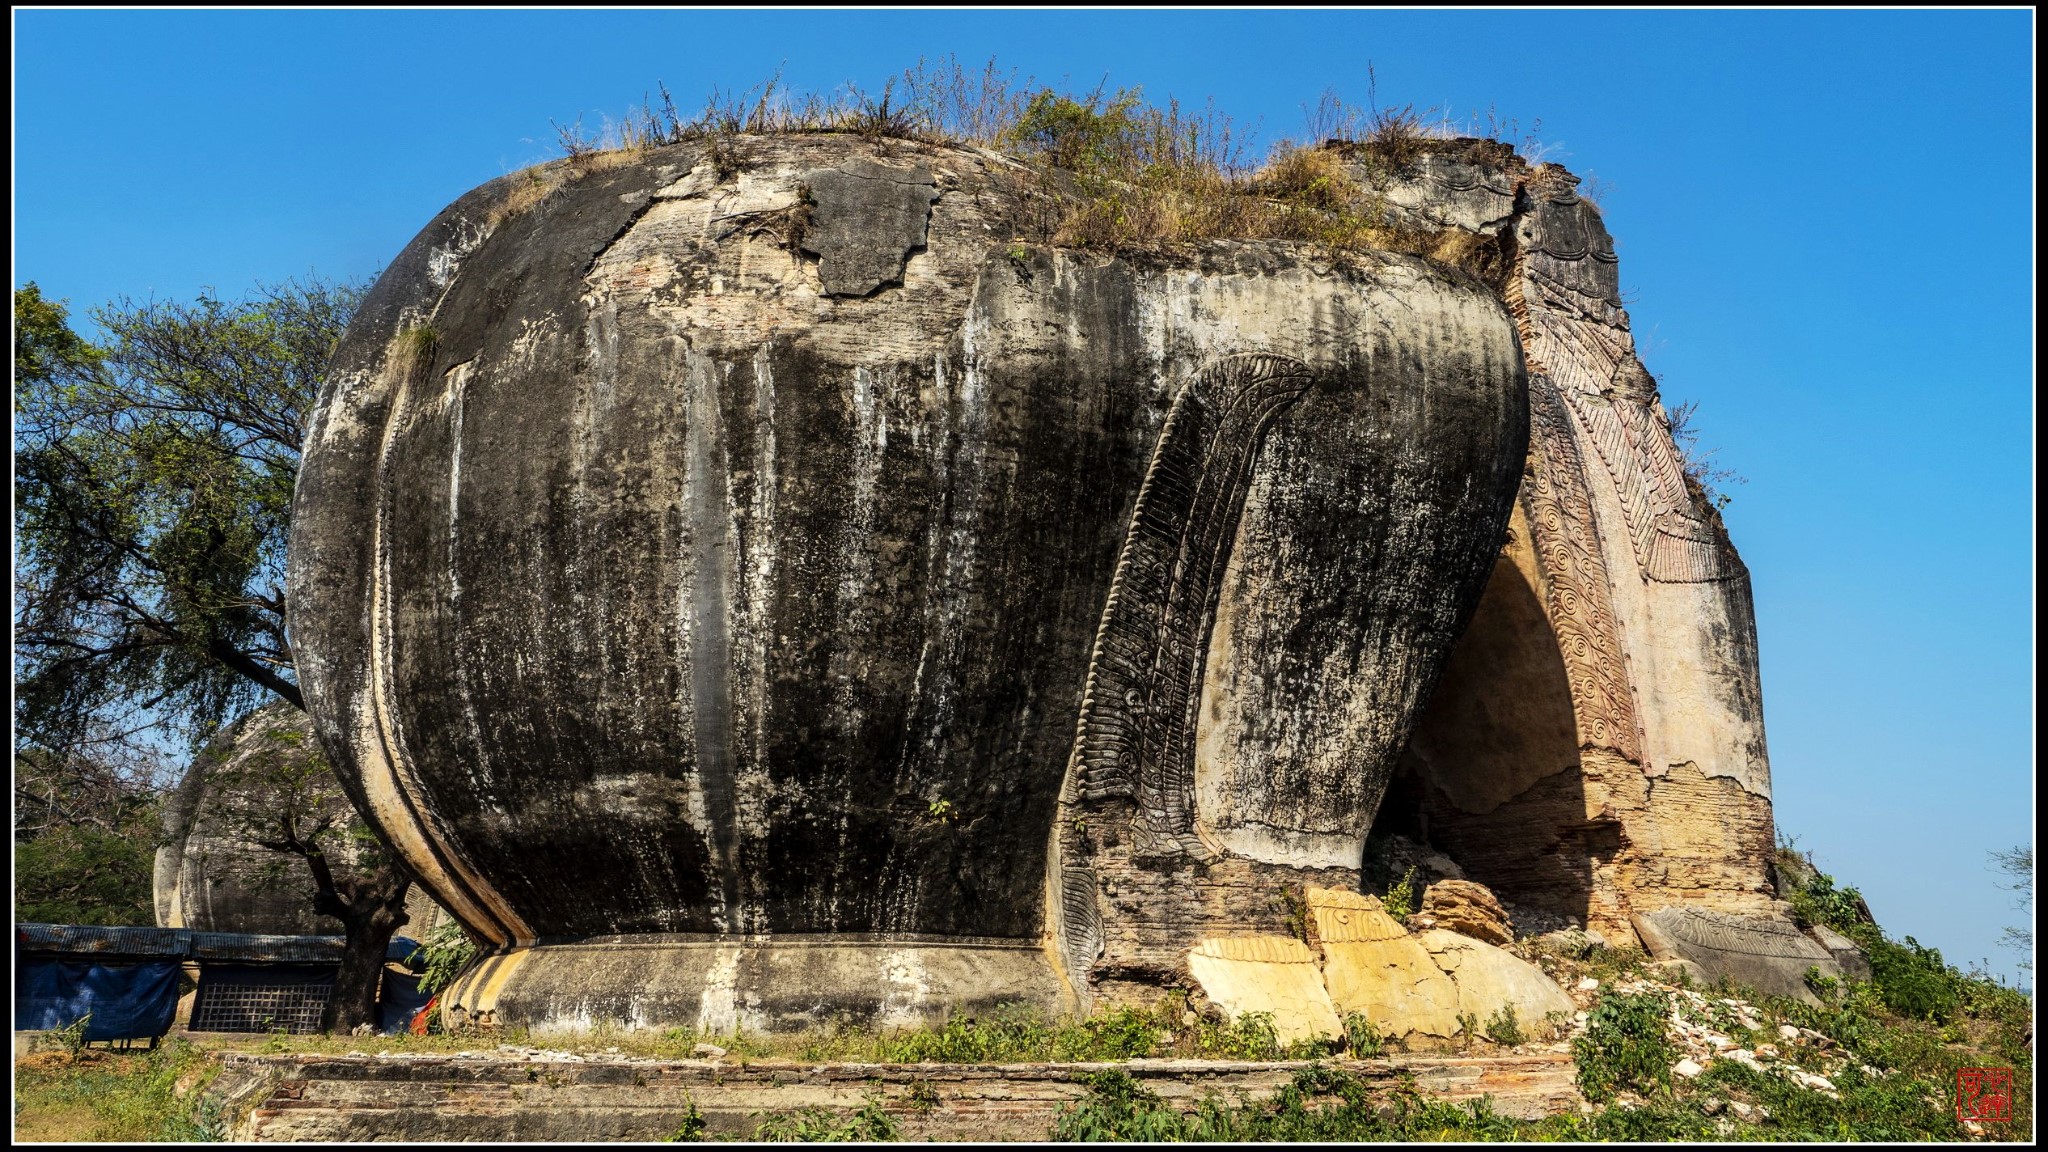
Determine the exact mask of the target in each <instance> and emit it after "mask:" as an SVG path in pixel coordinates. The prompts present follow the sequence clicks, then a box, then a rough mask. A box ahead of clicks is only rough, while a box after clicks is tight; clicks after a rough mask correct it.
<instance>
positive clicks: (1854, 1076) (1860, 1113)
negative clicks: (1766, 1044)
mask: <svg viewBox="0 0 2048 1152" xmlns="http://www.w3.org/2000/svg"><path fill="white" fill-rule="evenodd" d="M1700 1080H1701V1083H1700V1088H1702V1089H1718V1090H1720V1091H1724V1092H1730V1093H1738V1094H1740V1095H1742V1096H1745V1097H1748V1098H1749V1099H1750V1100H1753V1101H1755V1102H1757V1103H1759V1104H1762V1105H1763V1106H1764V1107H1765V1108H1766V1109H1768V1110H1769V1111H1770V1114H1771V1121H1772V1124H1773V1126H1774V1127H1776V1128H1777V1129H1778V1130H1779V1131H1781V1132H1783V1133H1786V1134H1788V1135H1789V1134H1797V1135H1799V1136H1803V1137H1806V1138H1809V1139H1823V1140H1828V1139H1833V1140H1869V1141H1893V1140H1900V1141H1903V1140H1962V1139H1964V1138H1965V1134H1964V1132H1963V1130H1962V1128H1961V1127H1960V1126H1959V1125H1958V1124H1957V1123H1956V1119H1955V1110H1954V1105H1953V1103H1952V1102H1951V1101H1950V1100H1949V1099H1948V1096H1947V1093H1948V1092H1949V1091H1952V1089H1953V1085H1954V1080H1953V1078H1951V1079H1949V1080H1948V1081H1946V1083H1937V1082H1935V1081H1933V1080H1932V1079H1928V1078H1920V1077H1914V1076H1897V1075H1894V1076H1869V1075H1866V1074H1864V1073H1863V1072H1861V1071H1860V1070H1858V1069H1856V1068H1853V1067H1852V1068H1849V1069H1847V1070H1845V1071H1843V1072H1842V1073H1841V1074H1840V1075H1838V1076H1836V1077H1834V1080H1833V1083H1834V1085H1835V1090H1836V1095H1835V1096H1833V1097H1830V1096H1828V1095H1827V1094H1825V1093H1822V1092H1816V1091H1813V1090H1811V1089H1808V1088H1803V1087H1801V1086H1799V1085H1798V1084H1795V1083H1793V1082H1792V1081H1790V1080H1788V1079H1785V1078H1784V1077H1780V1076H1772V1075H1769V1074H1767V1073H1763V1072H1758V1071H1756V1070H1754V1069H1751V1068H1746V1067H1744V1066H1743V1065H1741V1064H1738V1063H1736V1062H1734V1061H1732V1060H1720V1061H1716V1062H1715V1063H1714V1065H1713V1066H1712V1067H1711V1068H1709V1069H1708V1070H1707V1073H1706V1075H1704V1076H1702V1077H1701V1078H1700Z"/></svg>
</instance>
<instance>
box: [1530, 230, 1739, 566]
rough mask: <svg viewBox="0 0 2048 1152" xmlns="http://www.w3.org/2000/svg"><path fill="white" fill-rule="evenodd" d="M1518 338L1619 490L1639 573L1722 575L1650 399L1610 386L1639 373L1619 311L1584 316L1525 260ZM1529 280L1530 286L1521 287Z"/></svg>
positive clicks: (1566, 293)
mask: <svg viewBox="0 0 2048 1152" xmlns="http://www.w3.org/2000/svg"><path fill="white" fill-rule="evenodd" d="M1522 279H1523V280H1525V281H1526V285H1525V286H1524V287H1523V290H1522V292H1521V293H1520V295H1521V296H1522V301H1523V309H1522V311H1523V314H1524V320H1525V322H1524V324H1523V341H1524V346H1525V349H1526V352H1527V355H1528V357H1529V361H1530V367H1531V368H1532V369H1534V370H1540V371H1544V372H1547V373H1549V375H1550V376H1551V378H1552V379H1553V380H1555V381H1556V382H1557V384H1558V386H1559V391H1560V393H1561V394H1562V395H1563V397H1564V400H1565V403H1566V404H1567V405H1568V406H1569V407H1570V409H1571V412H1572V415H1573V416H1574V417H1575V418H1576V420H1577V421H1578V423H1579V424H1580V425H1581V426H1582V427H1583V428H1584V429H1585V432H1586V436H1587V438H1588V439H1589V440H1590V441H1591V442H1592V444H1593V448H1594V451H1595V452H1596V453H1597V454H1598V455H1599V457H1600V462H1601V464H1602V465H1603V466H1605V468H1606V470H1607V474H1608V476H1609V477H1610V478H1612V479H1613V481H1614V485H1615V488H1616V490H1617V491H1618V492H1619V493H1620V495H1621V510H1622V516H1623V519H1624V520H1625V521H1626V525H1627V528H1628V532H1629V537H1630V543H1631V545H1632V546H1633V548H1634V551H1635V554H1636V563H1637V566H1638V567H1639V568H1640V569H1641V572H1642V575H1643V577H1644V578H1645V579H1648V580H1654V581H1658V582H1661V583H1698V582H1702V581H1708V580H1719V579H1722V578H1724V577H1725V576H1726V575H1727V571H1726V566H1725V565H1723V564H1722V562H1721V544H1720V541H1719V539H1718V537H1717V535H1716V533H1715V531H1714V529H1713V527H1712V526H1711V525H1709V524H1708V523H1707V522H1706V520H1705V519H1704V518H1703V517H1701V516H1700V515H1699V513H1698V511H1697V509H1696V507H1695V505H1694V503H1693V497H1692V493H1691V492H1690V491H1689V490H1688V489H1687V487H1686V483H1685V474H1684V468H1683V465H1682V463H1681V462H1680V460H1679V456H1678V446H1677V445H1676V444H1675V443H1674V442H1673V441H1672V439H1671V432H1670V430H1669V429H1668V428H1666V427H1665V425H1664V421H1663V420H1662V419H1661V418H1660V417H1659V416H1658V415H1656V414H1655V413H1654V412H1653V411H1652V409H1651V408H1650V405H1649V404H1648V403H1646V402H1644V401H1643V400H1639V399H1636V398H1635V397H1633V396H1630V395H1627V394H1626V393H1628V392H1631V391H1634V389H1629V388H1625V387H1624V388H1618V387H1617V386H1616V383H1617V380H1619V379H1622V378H1624V377H1626V376H1630V375H1641V374H1642V373H1641V371H1640V365H1638V364H1637V363H1636V360H1635V348H1634V340H1633V339H1632V338H1631V337H1630V336H1629V333H1628V329H1627V327H1626V323H1627V319H1626V314H1624V313H1622V312H1621V311H1620V310H1619V309H1611V310H1609V311H1612V312H1613V313H1614V320H1610V321H1606V322H1602V321H1600V320H1594V319H1589V318H1587V316H1586V314H1585V309H1584V307H1583V305H1581V304H1580V303H1579V301H1578V300H1576V299H1574V298H1575V297H1579V296H1580V294H1579V293H1577V292H1574V291H1572V290H1571V289H1569V288H1567V287H1565V286H1564V285H1562V284H1558V283H1556V282H1555V281H1552V280H1551V279H1550V278H1549V277H1547V276H1545V275H1543V274H1542V273H1541V272H1540V271H1537V270H1535V269H1534V268H1525V269H1524V270H1523V276H1522ZM1531 288H1533V289H1534V291H1533V292H1532V291H1530V289H1531ZM1617 321H1618V322H1617Z"/></svg>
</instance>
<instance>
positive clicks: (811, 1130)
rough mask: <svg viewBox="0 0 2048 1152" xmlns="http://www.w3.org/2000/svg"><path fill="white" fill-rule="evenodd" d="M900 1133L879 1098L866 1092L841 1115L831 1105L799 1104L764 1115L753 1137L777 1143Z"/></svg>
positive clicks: (878, 1137)
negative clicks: (855, 1107)
mask: <svg viewBox="0 0 2048 1152" xmlns="http://www.w3.org/2000/svg"><path fill="white" fill-rule="evenodd" d="M898 1135H899V1131H898V1129H897V1126H896V1119H895V1117H893V1116H891V1115H889V1113H888V1112H887V1111H885V1110H883V1108H882V1098H881V1097H880V1096H878V1095H876V1094H874V1093H872V1092H871V1093H869V1094H868V1096H867V1098H866V1100H865V1102H863V1103H862V1104H861V1106H860V1107H859V1108H857V1109H855V1110H854V1111H853V1112H852V1113H851V1114H849V1115H845V1116H841V1115H840V1114H839V1113H837V1112H834V1111H833V1110H832V1109H830V1108H821V1107H815V1106H814V1107H810V1108H798V1109H794V1110H792V1111H788V1112H775V1113H770V1114H768V1115H767V1116H765V1117H763V1118H762V1120H761V1125H760V1127H759V1128H758V1129H756V1130H755V1132H754V1139H756V1140H762V1141H769V1142H776V1143H820V1142H833V1143H837V1142H841V1141H856V1140H859V1141H871V1140H894V1139H896V1138H897V1136H898Z"/></svg>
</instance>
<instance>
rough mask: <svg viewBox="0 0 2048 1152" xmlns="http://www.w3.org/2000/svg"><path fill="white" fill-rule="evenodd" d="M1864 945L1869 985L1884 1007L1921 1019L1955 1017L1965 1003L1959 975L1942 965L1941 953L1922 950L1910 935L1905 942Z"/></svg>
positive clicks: (1880, 938)
mask: <svg viewBox="0 0 2048 1152" xmlns="http://www.w3.org/2000/svg"><path fill="white" fill-rule="evenodd" d="M1873 935H1875V934H1874V933H1873ZM1864 946H1865V948H1866V950H1867V951H1868V952H1869V954H1870V982H1871V983H1873V984H1875V985H1877V990H1878V995H1880V996H1882V997H1883V998H1884V1004H1885V1007H1887V1008H1889V1009H1891V1010H1892V1011H1893V1012H1896V1013H1898V1014H1899V1015H1901V1016H1908V1017H1912V1018H1915V1019H1920V1020H1935V1021H1945V1020H1949V1019H1952V1018H1953V1017H1954V1016H1955V1014H1956V1010H1957V1008H1958V1007H1959V1006H1960V1005H1961V1002H1962V995H1961V990H1960V989H1959V988H1958V987H1957V973H1956V971H1955V970H1954V969H1953V968H1950V967H1949V966H1948V965H1947V964H1945V963H1943V962H1942V959H1941V953H1940V952H1939V951H1937V950H1935V949H1933V948H1923V947H1921V946H1920V942H1919V941H1917V940H1915V939H1913V938H1912V937H1911V936H1908V937H1906V939H1905V940H1904V941H1903V942H1898V941H1893V940H1888V939H1884V938H1882V937H1877V938H1875V939H1871V940H1870V941H1869V942H1868V943H1866V944H1865V945H1864Z"/></svg>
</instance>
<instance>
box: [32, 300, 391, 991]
mask: <svg viewBox="0 0 2048 1152" xmlns="http://www.w3.org/2000/svg"><path fill="white" fill-rule="evenodd" d="M363 292H364V286H363V285H359V284H352V283H341V284H332V283H326V282H323V281H319V280H307V281H303V282H297V281H295V282H288V283H284V284H277V285H269V286H264V287H261V288H259V289H258V290H257V291H256V292H255V293H254V294H253V295H251V296H250V297H248V298H247V299H244V300H240V301H224V300H221V299H219V298H218V297H216V296H214V295H213V294H212V293H210V292H208V293H205V294H202V295H201V296H200V297H199V298H198V299H197V300H195V301H192V302H190V303H181V302H159V301H149V302H145V303H140V304H138V303H135V302H133V301H129V300H125V299H124V300H121V301H119V302H116V303H115V304H112V305H109V306H108V307H105V308H101V309H98V310H96V311H95V312H94V313H93V317H92V318H93V320H94V321H95V323H96V324H97V326H98V327H99V328H100V330H101V331H102V332H104V333H105V336H104V338H103V340H102V342H100V343H98V344H95V343H93V342H91V341H88V340H86V339H84V338H82V337H80V336H79V335H78V334H77V333H76V332H74V331H73V330H72V329H71V326H70V322H69V317H68V315H67V313H66V311H65V309H64V306H63V305H62V304H61V303H58V302H55V301H51V300H48V299H46V298H45V297H44V296H43V294H42V292H41V290H40V289H39V288H38V287H37V286H36V285H35V284H33V283H30V284H28V285H27V286H25V287H23V288H21V289H18V290H16V292H15V294H14V319H15V342H14V365H15V393H14V414H15V540H16V545H15V547H16V583H15V605H14V628H15V715H14V719H15V734H16V735H15V751H16V758H17V763H20V762H21V758H22V757H23V756H25V755H30V754H35V755H38V756H43V757H49V758H55V760H56V761H58V762H62V761H67V760H71V759H74V758H78V757H82V756H83V757H100V758H104V757H105V756H106V755H107V754H108V750H109V749H111V748H129V749H132V748H134V747H136V746H138V745H140V746H149V745H158V746H161V745H162V744H163V743H165V742H166V741H165V739H164V737H165V735H166V734H169V736H170V737H171V741H170V742H173V743H176V742H182V743H184V744H186V745H187V746H189V747H195V748H196V747H197V745H198V744H199V742H200V741H202V740H203V739H204V738H205V737H206V736H207V735H208V734H210V733H212V732H214V731H216V730H218V729H219V728H221V727H222V725H223V724H224V723H225V722H226V721H228V720H230V719H232V718H234V717H237V716H240V715H244V714H246V713H247V712H249V711H250V710H251V709H252V708H254V707H256V706H258V705H260V704H262V703H264V702H266V701H269V700H283V701H285V702H287V703H289V704H290V705H291V706H293V707H296V708H301V709H302V708H304V706H305V705H304V701H303V700H302V699H301V697H300V694H299V688H298V683H297V679H296V677H295V675H294V674H293V670H292V657H291V648H290V644H289V642H288V641H287V639H286V630H285V621H286V604H285V596H284V551H285V539H286V529H287V526H288V518H289V516H290V511H291V496H292V484H293V481H294V479H295V478H296V476H297V473H298V465H299V451H300V446H301V444H302V442H303V439H304V429H305V421H306V418H307V415H308V413H309V411H310V410H311V408H312V405H313V401H314V399H315V397H316V395H317V393H318V390H319V384H320V379H321V376H322V374H323V373H324V372H325V369H326V364H327V358H328V356H329V355H330V353H331V352H332V351H333V348H334V344H335V342H336V341H337V340H338V339H339V338H340V336H341V333H342V331H343V330H344V329H345V328H346V327H347V326H348V322H349V320H350V319H351V318H352V317H353V316H354V315H355V311H356V308H357V307H358V306H359V305H360V303H361V300H362V296H363ZM322 770H323V771H324V768H323V769H322ZM294 771H296V770H295V769H294ZM287 807H289V806H287ZM302 816H306V813H303V812H299V811H295V810H294V811H286V812H285V813H283V815H282V819H281V822H280V823H279V824H277V825H274V826H272V827H271V828H269V829H268V830H267V831H266V832H265V834H264V837H263V839H264V840H265V842H266V846H268V847H272V848H275V849H277V850H278V851H281V852H287V853H289V854H291V855H294V856H298V857H300V858H302V859H304V860H305V861H306V863H307V865H308V866H309V868H310V869H311V870H312V872H313V874H314V879H315V881H316V884H317V886H318V890H319V893H320V895H319V904H320V910H321V911H323V912H327V913H329V914H332V915H335V916H336V917H338V918H339V919H340V920H341V921H342V923H343V924H344V926H345V928H346V932H347V937H348V950H347V951H348V959H347V960H346V961H345V962H344V970H345V971H353V970H355V969H356V968H364V969H366V970H367V971H368V972H369V973H370V975H371V977H372V978H371V979H370V980H369V982H368V984H367V989H368V993H367V999H363V998H362V997H360V996H356V997H354V999H361V1000H362V1002H361V1003H354V1002H349V1003H339V1005H338V1012H339V1016H338V1018H337V1020H336V1022H337V1023H339V1024H340V1025H341V1026H343V1027H347V1026H350V1025H353V1024H355V1023H358V1022H362V1021H365V1020H368V1019H371V1018H373V1016H374V1010H375V999H374V998H375V988H376V984H375V980H374V973H375V966H376V965H378V964H381V962H382V958H383V951H384V948H385V946H386V944H387V943H388V941H389V939H390V937H391V934H392V932H393V931H394V930H395V929H396V927H397V926H398V925H399V924H401V923H403V921H404V915H403V912H402V910H401V911H399V912H397V914H396V916H395V917H394V916H393V915H391V914H390V912H391V909H392V908H394V907H400V906H402V904H403V901H404V897H405V891H406V889H407V888H408V887H409V886H410V884H411V881H412V878H411V876H410V874H409V873H407V872H406V871H405V869H404V866H403V865H402V864H401V863H400V862H399V861H398V860H397V859H396V858H395V857H392V856H390V855H389V853H384V854H382V855H381V856H380V857H379V858H378V859H377V861H376V862H375V866H374V867H373V868H372V869H370V870H369V872H367V873H361V874H359V875H357V876H354V877H343V878H337V877H336V876H335V875H334V874H333V872H332V870H331V869H330V868H329V867H328V864H327V860H326V854H325V852H324V851H323V850H322V848H321V841H322V836H323V835H324V834H325V833H326V832H327V831H329V829H325V828H320V829H317V830H313V831H309V830H308V829H310V828H311V827H312V826H310V825H302V824H300V823H297V821H298V820H300V818H301V817H302ZM359 905H360V906H359ZM373 906H374V907H373ZM380 909H381V910H382V911H381V912H380V911H378V910H380ZM349 987H350V988H351V989H354V990H359V989H360V987H361V982H360V981H356V982H351V984H350V985H349ZM344 999H348V998H345V997H343V996H342V995H339V994H338V995H337V997H336V1000H337V1001H338V1002H339V1001H343V1000H344Z"/></svg>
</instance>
